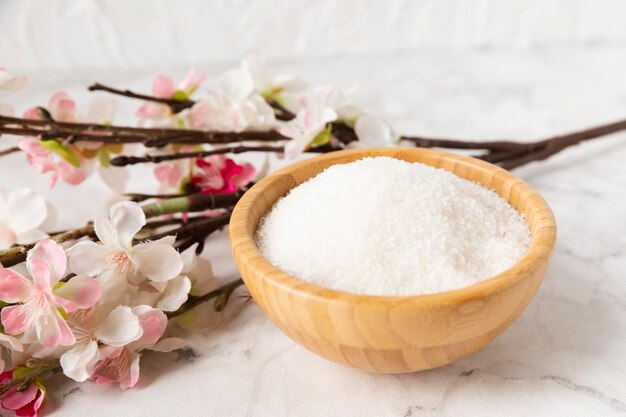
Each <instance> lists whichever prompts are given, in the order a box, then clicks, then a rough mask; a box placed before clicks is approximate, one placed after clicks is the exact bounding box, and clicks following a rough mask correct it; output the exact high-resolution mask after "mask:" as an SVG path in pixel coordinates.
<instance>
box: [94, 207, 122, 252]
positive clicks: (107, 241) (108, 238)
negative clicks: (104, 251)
mask: <svg viewBox="0 0 626 417" xmlns="http://www.w3.org/2000/svg"><path fill="white" fill-rule="evenodd" d="M93 227H94V230H95V231H96V236H98V239H99V240H100V242H102V244H103V245H104V246H108V247H115V248H119V247H120V244H119V243H118V239H117V230H116V229H115V225H114V224H113V222H112V221H111V220H110V219H109V218H107V217H105V216H103V215H101V214H99V215H97V216H96V219H95V220H94V223H93ZM120 249H121V248H120Z"/></svg>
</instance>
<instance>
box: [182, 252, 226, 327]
mask: <svg viewBox="0 0 626 417" xmlns="http://www.w3.org/2000/svg"><path fill="white" fill-rule="evenodd" d="M186 268H188V269H189V270H188V272H187V273H186V276H187V277H188V278H189V280H190V281H191V289H190V290H189V295H195V296H198V295H202V294H207V293H209V292H211V291H213V290H215V289H217V288H218V287H219V285H220V282H219V281H218V280H217V279H216V278H215V276H214V275H213V268H212V267H211V262H209V261H208V260H206V259H204V258H201V257H199V256H196V257H195V258H194V260H193V265H189V266H187V267H186ZM222 318H223V313H222V312H221V311H215V309H214V308H213V303H202V304H200V305H198V306H197V307H195V308H192V309H191V310H188V311H186V312H185V313H183V314H180V315H178V316H176V318H175V319H174V320H175V321H176V324H178V325H179V326H180V327H182V328H184V329H186V330H193V331H200V330H202V331H206V330H208V329H211V328H214V327H216V326H217V325H219V324H220V323H221V322H222Z"/></svg>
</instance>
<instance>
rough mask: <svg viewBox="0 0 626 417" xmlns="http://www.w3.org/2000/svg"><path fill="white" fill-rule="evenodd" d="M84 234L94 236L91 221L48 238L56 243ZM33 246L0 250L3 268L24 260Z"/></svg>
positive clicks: (83, 235)
mask: <svg viewBox="0 0 626 417" xmlns="http://www.w3.org/2000/svg"><path fill="white" fill-rule="evenodd" d="M86 236H89V237H93V236H95V231H94V228H93V224H92V223H89V224H88V225H86V226H83V227H79V228H77V229H73V230H69V231H67V232H63V233H60V234H58V235H53V236H51V237H50V239H52V240H54V241H55V242H57V243H63V242H68V241H70V240H77V239H80V238H83V237H86ZM34 246H35V243H31V244H28V245H20V246H13V247H11V248H9V249H5V250H3V251H0V264H2V266H3V267H4V268H8V267H10V266H14V265H17V264H19V263H21V262H24V261H25V260H26V255H27V254H28V251H29V250H31V249H32V248H33V247H34Z"/></svg>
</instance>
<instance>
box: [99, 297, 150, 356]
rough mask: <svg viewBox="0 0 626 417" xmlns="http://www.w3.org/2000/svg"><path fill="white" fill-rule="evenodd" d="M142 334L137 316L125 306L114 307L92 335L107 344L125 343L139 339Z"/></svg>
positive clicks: (119, 344)
mask: <svg viewBox="0 0 626 417" xmlns="http://www.w3.org/2000/svg"><path fill="white" fill-rule="evenodd" d="M142 334H143V330H142V328H141V326H140V324H139V318H137V316H136V315H135V314H134V313H133V311H132V310H131V309H130V307H126V306H118V307H116V308H115V309H114V310H113V311H111V312H110V313H109V315H108V316H107V318H105V319H104V320H103V321H101V322H100V323H99V324H98V326H97V327H96V329H95V330H94V332H93V335H94V337H96V338H97V339H98V340H100V341H102V342H104V343H106V344H107V345H109V346H124V345H127V344H128V343H130V342H133V341H135V340H137V339H139V338H140V337H141V335H142Z"/></svg>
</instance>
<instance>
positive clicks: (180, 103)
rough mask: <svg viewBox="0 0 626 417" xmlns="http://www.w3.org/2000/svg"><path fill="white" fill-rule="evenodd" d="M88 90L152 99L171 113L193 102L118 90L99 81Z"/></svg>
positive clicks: (186, 107) (181, 109)
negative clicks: (167, 108) (163, 105)
mask: <svg viewBox="0 0 626 417" xmlns="http://www.w3.org/2000/svg"><path fill="white" fill-rule="evenodd" d="M87 89H88V90H89V91H106V92H107V93H111V94H115V95H118V96H124V97H128V98H136V99H139V100H144V101H152V102H154V103H160V104H165V105H166V106H168V107H169V108H170V110H171V111H172V113H178V112H181V111H183V110H185V109H188V108H190V107H191V106H193V105H194V104H195V102H194V101H193V100H189V99H186V100H175V99H171V98H159V97H154V96H150V95H146V94H137V93H134V92H132V91H130V90H119V89H117V88H113V87H109V86H106V85H103V84H100V83H94V84H92V85H90V86H89V87H87Z"/></svg>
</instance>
